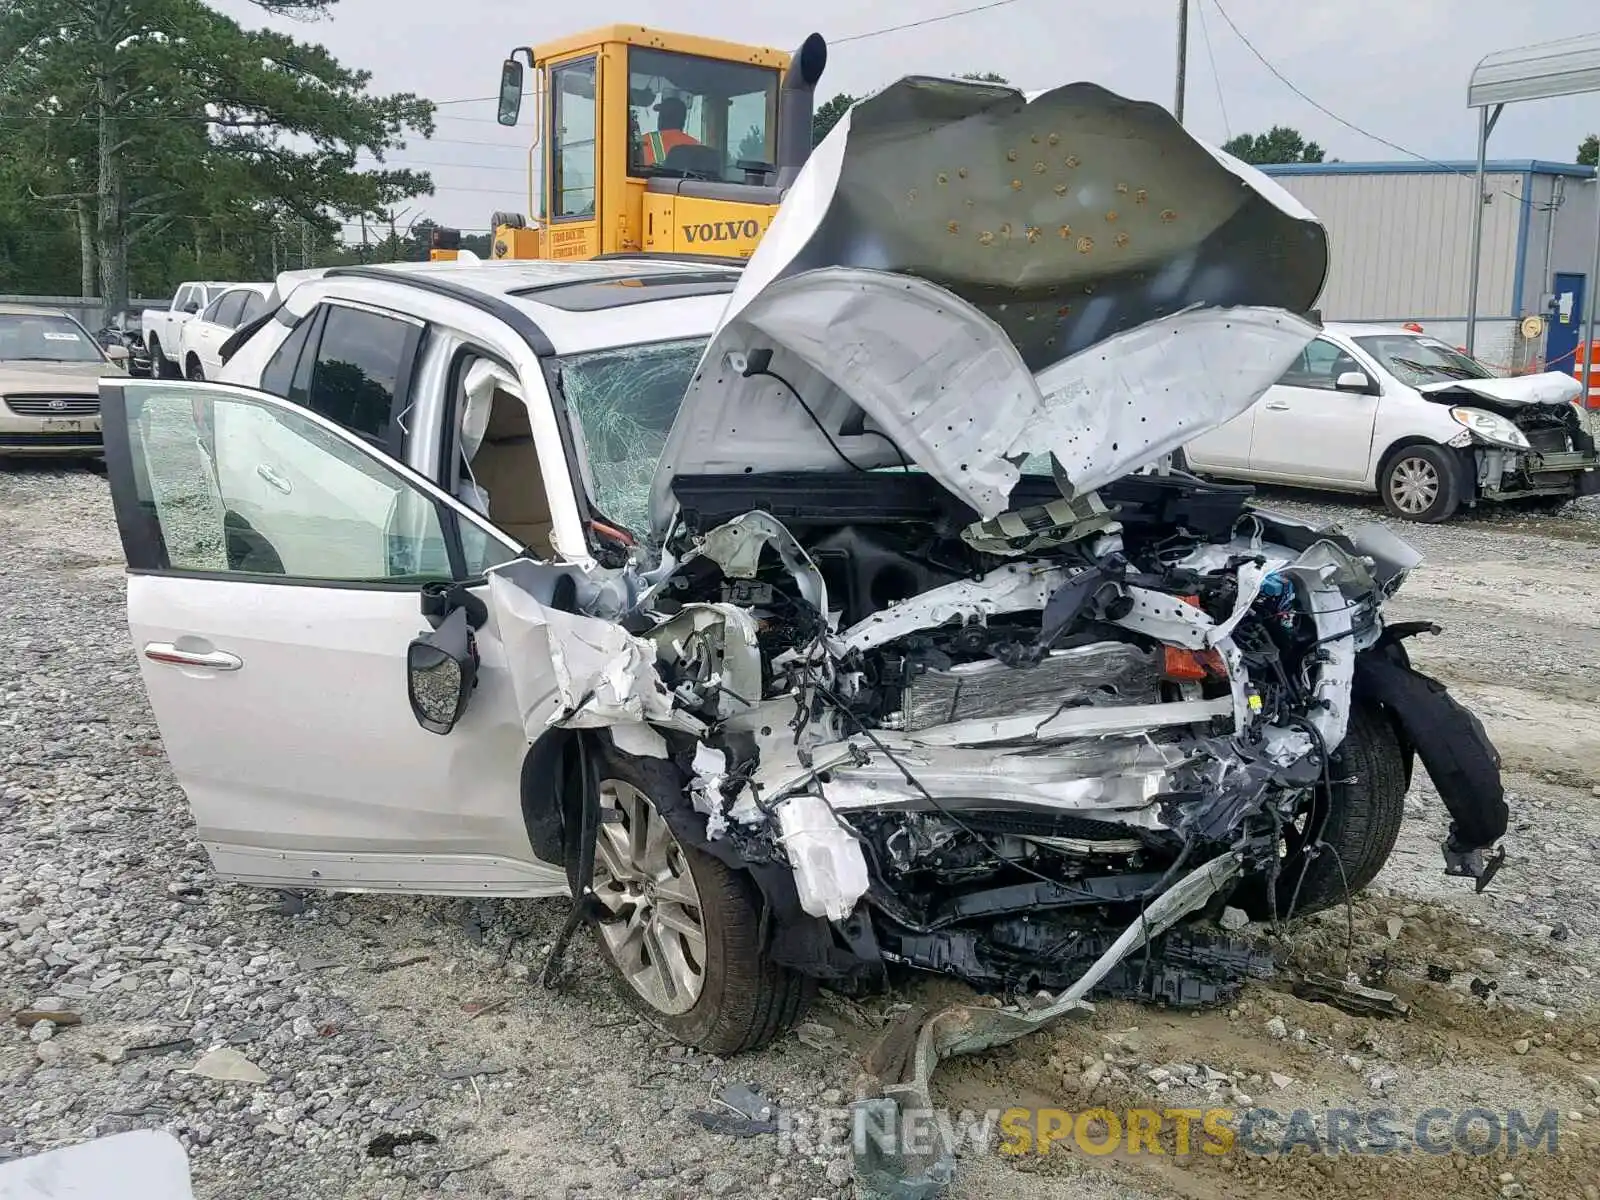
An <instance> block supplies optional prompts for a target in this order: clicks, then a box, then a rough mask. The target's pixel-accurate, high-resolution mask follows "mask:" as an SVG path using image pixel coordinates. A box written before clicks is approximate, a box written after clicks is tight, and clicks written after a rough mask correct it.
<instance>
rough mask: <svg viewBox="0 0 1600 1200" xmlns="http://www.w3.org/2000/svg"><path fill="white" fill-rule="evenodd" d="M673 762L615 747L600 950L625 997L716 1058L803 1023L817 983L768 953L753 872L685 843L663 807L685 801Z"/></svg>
mask: <svg viewBox="0 0 1600 1200" xmlns="http://www.w3.org/2000/svg"><path fill="white" fill-rule="evenodd" d="M681 791H682V783H681V781H680V780H679V779H678V778H677V774H676V771H675V770H674V768H673V767H672V766H671V764H670V763H667V762H664V761H661V760H657V759H636V758H632V757H630V756H628V755H624V754H621V753H619V752H617V751H616V750H612V749H608V750H607V751H605V754H604V758H603V761H602V763H601V768H600V815H601V822H600V829H599V836H598V839H597V842H596V845H595V871H594V888H595V892H596V894H597V896H598V898H599V900H600V901H601V903H602V905H603V906H604V908H605V910H606V915H605V917H604V918H603V919H602V921H601V923H600V924H598V925H597V926H596V935H597V938H598V941H599V945H600V951H601V953H602V955H603V956H604V957H605V959H606V962H607V964H608V965H609V966H610V968H611V970H612V972H613V974H614V976H615V979H616V982H617V986H618V989H619V991H621V993H622V995H623V997H624V998H625V999H626V1000H627V1001H628V1002H629V1003H630V1004H631V1005H633V1007H634V1008H635V1009H637V1010H638V1011H639V1012H640V1013H641V1014H643V1015H644V1017H645V1018H646V1019H647V1020H649V1021H650V1022H651V1023H652V1024H654V1025H656V1026H658V1027H659V1028H661V1029H662V1030H664V1031H665V1032H667V1033H669V1034H671V1035H672V1036H673V1037H675V1038H677V1039H679V1040H680V1041H683V1042H687V1043H688V1044H689V1045H691V1046H694V1047H695V1048H696V1049H699V1050H702V1051H705V1052H706V1053H709V1054H718V1055H728V1054H738V1053H740V1052H741V1051H744V1050H754V1049H757V1048H759V1047H761V1046H764V1045H766V1044H767V1043H768V1042H770V1041H772V1040H773V1039H774V1038H776V1037H778V1036H780V1035H782V1034H783V1033H786V1032H787V1031H788V1030H789V1029H791V1028H793V1027H794V1025H795V1024H796V1022H798V1021H799V1020H800V1018H801V1017H802V1016H803V1015H804V1014H805V1012H806V1009H807V1008H808V1007H809V1006H810V1004H811V1000H812V998H813V997H814V996H815V994H816V982H815V980H812V979H809V978H807V977H805V976H802V975H800V974H798V973H797V972H795V971H792V970H789V969H788V968H786V967H780V966H778V965H777V964H776V963H773V962H772V961H771V960H770V959H768V958H767V956H766V953H765V949H764V947H763V945H762V939H761V932H760V931H761V924H762V923H761V896H760V894H759V892H758V890H757V889H756V886H755V884H754V882H753V881H752V880H751V879H750V877H749V876H748V875H746V874H745V873H743V872H740V871H735V870H733V869H732V868H730V867H729V866H727V864H725V863H723V862H720V861H719V860H717V859H716V858H713V857H712V856H711V855H709V854H707V853H705V852H704V851H702V850H699V849H697V848H695V847H694V846H689V845H685V844H683V843H682V842H680V841H679V840H678V839H677V837H675V836H674V835H673V833H672V830H671V829H670V828H669V827H668V826H667V822H666V821H665V819H664V818H663V817H662V816H661V812H660V809H659V808H658V803H666V804H670V803H672V802H673V801H674V800H676V801H677V802H678V803H680V804H681V803H682V800H681Z"/></svg>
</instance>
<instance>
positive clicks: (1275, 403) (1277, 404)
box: [1263, 400, 1289, 412]
mask: <svg viewBox="0 0 1600 1200" xmlns="http://www.w3.org/2000/svg"><path fill="white" fill-rule="evenodd" d="M1263 407H1265V408H1270V409H1271V410H1272V411H1273V412H1288V411H1289V406H1288V405H1287V404H1285V403H1284V402H1283V401H1282V400H1269V401H1267V403H1266V404H1265V405H1263Z"/></svg>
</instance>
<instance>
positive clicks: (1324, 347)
mask: <svg viewBox="0 0 1600 1200" xmlns="http://www.w3.org/2000/svg"><path fill="white" fill-rule="evenodd" d="M1359 370H1361V367H1360V366H1359V365H1358V364H1357V363H1356V360H1355V359H1354V358H1352V357H1351V356H1350V352H1349V351H1348V350H1346V349H1344V347H1342V346H1337V345H1335V344H1334V343H1333V342H1330V341H1326V340H1324V339H1322V338H1317V339H1315V340H1314V341H1312V342H1311V344H1310V345H1308V346H1307V347H1306V348H1305V349H1304V350H1303V351H1301V353H1300V357H1299V358H1297V359H1296V360H1295V362H1294V365H1293V366H1291V367H1290V368H1289V369H1288V370H1287V371H1285V372H1284V374H1283V377H1282V378H1281V379H1279V380H1278V383H1279V384H1280V385H1282V386H1283V387H1301V388H1317V389H1321V390H1323V391H1330V392H1331V391H1333V390H1334V389H1333V383H1334V380H1336V379H1338V378H1339V376H1340V375H1341V374H1342V373H1344V372H1345V371H1359Z"/></svg>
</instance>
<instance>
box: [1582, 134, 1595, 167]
mask: <svg viewBox="0 0 1600 1200" xmlns="http://www.w3.org/2000/svg"><path fill="white" fill-rule="evenodd" d="M1578 165H1579V166H1580V167H1596V166H1600V133H1591V134H1590V135H1589V136H1588V137H1586V138H1584V139H1583V144H1582V145H1581V146H1579V147H1578Z"/></svg>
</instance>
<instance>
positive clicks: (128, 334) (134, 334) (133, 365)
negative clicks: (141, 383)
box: [95, 309, 150, 378]
mask: <svg viewBox="0 0 1600 1200" xmlns="http://www.w3.org/2000/svg"><path fill="white" fill-rule="evenodd" d="M140 320H141V318H140V314H138V313H136V312H132V311H130V310H127V309H124V310H123V311H122V312H119V313H113V314H111V315H110V316H109V317H108V318H106V323H105V324H104V325H102V326H101V327H100V330H99V332H97V333H96V334H95V340H96V341H98V342H99V343H100V345H101V346H103V347H104V348H105V349H106V350H108V351H109V350H110V349H111V348H112V347H114V346H121V347H122V348H123V349H124V350H126V351H127V367H128V374H129V375H132V376H134V377H135V378H141V377H143V376H146V375H149V374H150V354H149V351H147V350H146V349H145V348H144V333H143V331H142V330H141V329H140Z"/></svg>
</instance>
